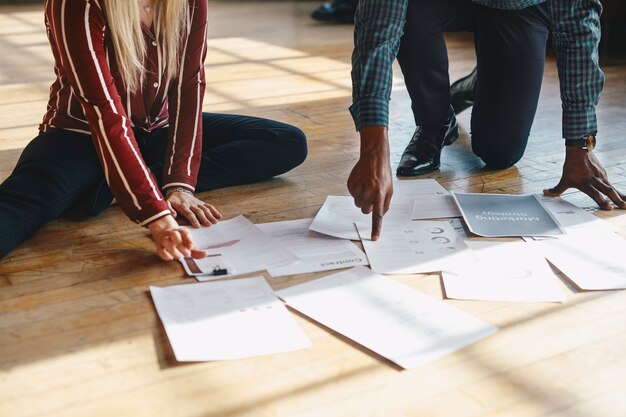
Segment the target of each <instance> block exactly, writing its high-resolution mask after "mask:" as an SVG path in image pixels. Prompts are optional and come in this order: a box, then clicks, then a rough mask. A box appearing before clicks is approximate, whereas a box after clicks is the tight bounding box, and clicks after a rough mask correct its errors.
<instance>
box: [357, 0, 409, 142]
mask: <svg viewBox="0 0 626 417" xmlns="http://www.w3.org/2000/svg"><path fill="white" fill-rule="evenodd" d="M407 5H408V0H361V1H359V5H358V7H357V11H356V15H355V27H354V51H353V53H352V106H350V113H352V118H353V119H354V124H355V126H356V129H357V130H359V129H361V127H364V126H387V125H388V123H389V99H390V97H391V86H392V83H393V71H392V66H393V61H394V60H395V59H396V55H397V54H398V50H399V48H400V38H401V37H402V34H403V31H404V22H405V20H406V9H407Z"/></svg>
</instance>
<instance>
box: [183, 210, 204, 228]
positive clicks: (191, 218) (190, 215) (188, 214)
mask: <svg viewBox="0 0 626 417" xmlns="http://www.w3.org/2000/svg"><path fill="white" fill-rule="evenodd" d="M178 212H179V213H180V214H181V215H182V216H183V217H184V218H185V219H187V221H188V222H189V224H191V226H193V227H195V228H196V229H197V228H198V227H200V222H199V221H198V218H197V217H196V215H195V213H194V212H193V211H191V210H190V209H189V208H188V207H181V209H180V210H179V211H178Z"/></svg>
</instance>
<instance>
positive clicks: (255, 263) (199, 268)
mask: <svg viewBox="0 0 626 417" xmlns="http://www.w3.org/2000/svg"><path fill="white" fill-rule="evenodd" d="M187 230H189V232H190V233H191V236H192V237H193V240H194V242H195V244H196V246H197V247H198V248H199V249H202V250H204V251H205V252H206V253H207V255H208V256H207V257H206V258H203V259H192V258H184V259H181V260H180V262H181V263H182V265H183V267H184V268H185V271H186V272H187V274H188V275H192V276H195V277H196V278H197V279H198V280H199V281H207V280H211V279H217V278H225V277H231V276H234V275H241V274H248V273H251V272H257V271H263V270H265V269H270V268H274V267H277V266H282V265H285V264H290V263H292V262H294V261H296V260H297V259H298V257H297V256H295V255H294V254H292V253H291V252H289V251H288V250H287V249H285V248H284V247H282V246H281V245H280V244H279V243H277V242H276V241H275V240H274V239H272V238H271V237H270V236H268V235H266V234H265V233H263V231H262V230H261V229H259V228H258V227H256V226H255V225H254V224H252V223H251V222H250V221H249V220H248V219H246V218H245V217H243V216H238V217H235V218H233V219H230V220H224V221H221V222H219V223H218V224H215V225H213V226H211V227H202V228H199V229H194V228H188V229H187ZM220 267H222V268H221V269H222V271H221V272H220V273H215V272H214V271H216V270H218V271H219V270H220ZM224 268H226V271H223V269H224Z"/></svg>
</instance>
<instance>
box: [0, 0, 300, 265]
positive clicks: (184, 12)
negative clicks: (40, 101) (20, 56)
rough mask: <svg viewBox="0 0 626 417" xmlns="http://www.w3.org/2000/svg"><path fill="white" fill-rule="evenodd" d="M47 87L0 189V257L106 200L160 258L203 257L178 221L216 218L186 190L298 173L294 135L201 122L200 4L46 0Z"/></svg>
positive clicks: (280, 127)
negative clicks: (30, 133)
mask: <svg viewBox="0 0 626 417" xmlns="http://www.w3.org/2000/svg"><path fill="white" fill-rule="evenodd" d="M45 22H46V29H47V33H48V38H49V40H50V45H51V48H52V53H53V55H54V63H55V67H54V72H55V74H56V80H55V81H54V83H53V84H52V86H51V88H50V100H49V102H48V109H47V112H46V114H45V115H44V118H43V122H42V123H41V125H40V129H39V130H40V134H39V135H38V136H37V137H36V138H35V139H34V140H33V141H31V142H30V143H29V144H28V146H27V147H26V148H25V149H24V151H23V153H22V155H21V157H20V159H19V161H18V164H17V166H16V168H15V170H14V171H13V173H12V174H11V176H10V177H9V178H8V179H7V180H6V181H5V182H4V183H3V184H1V185H0V220H1V221H0V257H1V256H4V255H6V254H7V253H8V252H9V251H10V250H11V249H13V248H14V247H15V246H17V245H18V244H19V243H20V242H22V241H24V240H25V239H27V238H28V237H29V236H31V235H32V234H34V233H35V232H36V231H37V230H38V229H39V228H40V227H41V226H43V225H44V224H45V223H46V222H47V221H49V220H51V219H53V218H55V217H58V216H59V215H61V214H62V213H63V212H65V211H66V210H67V209H68V208H70V207H72V206H74V205H76V204H78V203H82V202H86V203H87V204H88V207H89V210H90V212H92V213H93V214H97V213H98V212H100V211H101V210H103V209H104V208H106V207H108V206H109V205H110V203H111V201H112V199H113V198H115V200H116V201H117V202H118V203H119V205H120V207H121V208H122V210H123V211H124V213H126V215H127V216H128V217H129V218H130V219H131V220H132V221H134V222H135V223H137V224H138V225H140V226H145V227H147V228H149V229H150V232H151V234H152V237H153V239H154V241H155V243H156V252H157V254H158V256H159V257H160V258H162V259H163V260H172V259H176V258H178V257H179V256H181V255H184V256H195V257H201V256H202V255H203V254H202V252H201V251H198V250H196V248H195V247H194V244H193V242H192V240H191V238H190V236H189V234H188V233H187V232H185V231H184V230H182V229H180V228H179V226H178V224H177V222H176V221H175V217H177V215H180V216H182V217H184V218H185V219H186V220H187V221H188V222H189V223H190V224H191V225H193V226H194V227H200V226H210V225H211V224H215V223H216V222H217V221H218V220H219V219H220V214H219V212H218V211H217V209H216V208H215V207H213V206H212V205H210V204H206V203H204V202H203V201H201V200H199V199H197V198H196V197H194V192H197V191H206V190H210V189H215V188H219V187H226V186H230V185H236V184H243V183H249V182H254V181H260V180H263V179H267V178H271V177H273V176H276V175H279V174H282V173H284V172H286V171H288V170H290V169H292V168H293V167H295V166H297V165H299V164H300V163H302V161H303V160H304V158H305V157H306V153H307V148H306V139H305V137H304V135H303V133H302V132H301V131H300V130H299V129H297V128H295V127H292V126H289V125H285V124H282V123H279V122H274V121H271V120H265V119H258V118H252V117H246V116H235V115H220V114H209V113H202V111H201V109H202V99H203V96H204V88H205V80H204V67H203V62H204V58H205V55H206V37H207V0H46V1H45Z"/></svg>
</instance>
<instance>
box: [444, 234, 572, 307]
mask: <svg viewBox="0 0 626 417" xmlns="http://www.w3.org/2000/svg"><path fill="white" fill-rule="evenodd" d="M466 243H467V245H468V246H469V248H470V249H471V250H472V252H473V253H474V256H475V257H476V261H475V262H474V263H469V264H457V265H454V266H453V267H452V268H451V269H449V270H447V271H444V272H443V273H442V274H441V276H442V279H443V284H444V287H445V290H446V296H447V297H448V298H458V299H465V300H486V301H517V302H562V301H564V300H565V294H564V293H563V290H562V284H561V282H560V281H559V279H558V278H557V277H556V275H554V272H552V269H551V268H550V265H548V263H547V262H546V260H545V258H544V257H543V255H542V254H541V253H540V252H539V251H538V250H537V246H536V245H535V244H533V243H524V242H513V243H496V242H472V241H468V242H466Z"/></svg>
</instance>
